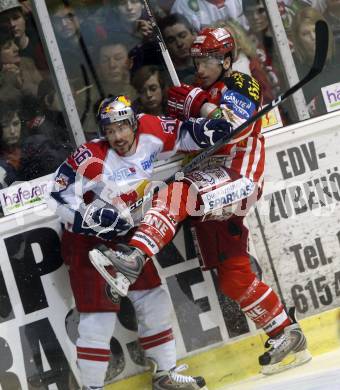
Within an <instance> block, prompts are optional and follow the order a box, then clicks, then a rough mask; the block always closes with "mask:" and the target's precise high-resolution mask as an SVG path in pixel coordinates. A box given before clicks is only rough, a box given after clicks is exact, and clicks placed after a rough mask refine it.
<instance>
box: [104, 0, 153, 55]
mask: <svg viewBox="0 0 340 390" xmlns="http://www.w3.org/2000/svg"><path fill="white" fill-rule="evenodd" d="M104 27H105V29H106V31H107V33H108V35H111V36H112V35H113V34H115V33H119V34H121V37H122V38H123V40H122V42H124V44H125V45H127V47H128V49H129V50H130V49H132V48H133V47H135V46H137V45H139V44H141V43H142V42H145V40H148V39H149V38H150V37H151V34H152V27H151V23H150V21H149V20H148V17H147V14H146V12H145V10H144V4H143V1H142V0H115V1H110V2H108V8H107V9H106V18H105V24H104Z"/></svg>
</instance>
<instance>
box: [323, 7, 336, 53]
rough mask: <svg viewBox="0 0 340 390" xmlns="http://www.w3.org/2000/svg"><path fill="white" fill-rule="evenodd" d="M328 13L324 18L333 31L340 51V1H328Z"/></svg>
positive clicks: (326, 12)
mask: <svg viewBox="0 0 340 390" xmlns="http://www.w3.org/2000/svg"><path fill="white" fill-rule="evenodd" d="M326 5H327V8H326V11H325V13H324V16H325V18H326V20H327V22H328V23H329V26H330V28H331V30H332V31H333V35H334V40H335V45H336V49H337V51H340V1H339V0H326Z"/></svg>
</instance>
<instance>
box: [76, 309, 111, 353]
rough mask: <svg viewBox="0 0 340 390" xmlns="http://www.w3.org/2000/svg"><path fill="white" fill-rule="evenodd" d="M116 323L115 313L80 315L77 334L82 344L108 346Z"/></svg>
mask: <svg viewBox="0 0 340 390" xmlns="http://www.w3.org/2000/svg"><path fill="white" fill-rule="evenodd" d="M116 322H117V314H116V313H80V318H79V325H78V332H79V339H81V340H82V344H83V343H84V342H86V343H90V344H91V343H103V344H107V345H109V343H110V339H111V337H112V334H113V332H114V329H115V326H116Z"/></svg>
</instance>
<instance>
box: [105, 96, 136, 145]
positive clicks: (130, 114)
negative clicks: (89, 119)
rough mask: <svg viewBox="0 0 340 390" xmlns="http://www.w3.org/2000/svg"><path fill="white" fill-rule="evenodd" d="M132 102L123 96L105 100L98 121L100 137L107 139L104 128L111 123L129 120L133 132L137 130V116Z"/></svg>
mask: <svg viewBox="0 0 340 390" xmlns="http://www.w3.org/2000/svg"><path fill="white" fill-rule="evenodd" d="M131 106H132V104H131V100H130V99H129V98H128V97H126V96H123V95H120V96H117V97H111V98H106V99H104V100H103V101H102V102H101V104H100V105H99V108H98V114H97V120H98V124H99V127H100V137H105V134H104V127H105V126H107V125H109V124H110V123H115V122H120V121H124V120H127V121H128V122H129V123H130V125H131V127H132V129H133V131H136V129H137V120H136V115H135V113H134V111H133V108H132V107H131Z"/></svg>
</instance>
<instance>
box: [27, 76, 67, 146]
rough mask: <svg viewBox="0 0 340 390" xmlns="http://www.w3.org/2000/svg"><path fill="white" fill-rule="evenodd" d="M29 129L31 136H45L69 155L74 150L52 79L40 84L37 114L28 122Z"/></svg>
mask: <svg viewBox="0 0 340 390" xmlns="http://www.w3.org/2000/svg"><path fill="white" fill-rule="evenodd" d="M27 128H28V130H29V133H30V134H33V133H37V134H38V133H39V134H44V135H45V136H46V137H47V138H48V139H50V140H51V141H52V142H53V143H54V144H55V145H57V146H58V147H59V146H60V147H61V148H63V149H67V153H69V152H70V151H72V149H73V148H74V145H72V143H71V138H70V134H69V132H68V129H67V126H66V123H65V120H64V117H63V114H62V109H61V106H60V103H59V98H58V95H57V92H56V90H55V88H54V84H53V82H52V81H51V79H45V80H42V81H41V82H40V84H39V88H38V98H37V109H36V114H35V115H34V116H33V117H31V118H30V120H29V121H27ZM67 153H66V154H67Z"/></svg>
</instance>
